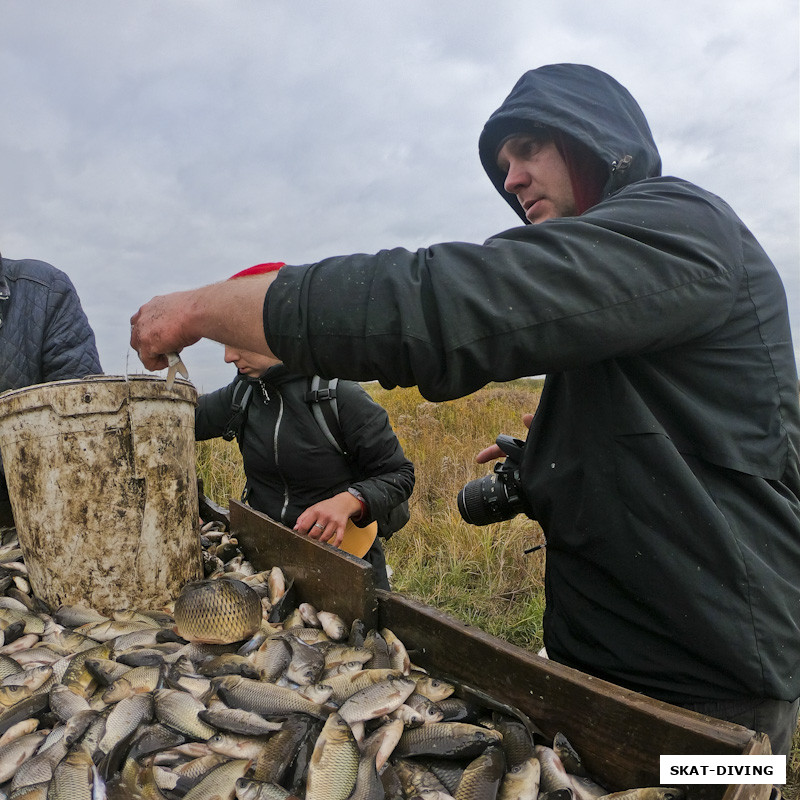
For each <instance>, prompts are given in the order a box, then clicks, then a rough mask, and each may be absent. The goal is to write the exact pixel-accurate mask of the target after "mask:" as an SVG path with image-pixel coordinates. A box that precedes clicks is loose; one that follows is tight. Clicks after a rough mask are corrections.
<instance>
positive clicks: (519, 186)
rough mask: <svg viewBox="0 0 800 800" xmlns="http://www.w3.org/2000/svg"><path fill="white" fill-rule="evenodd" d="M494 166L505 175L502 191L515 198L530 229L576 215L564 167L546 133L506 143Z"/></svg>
mask: <svg viewBox="0 0 800 800" xmlns="http://www.w3.org/2000/svg"><path fill="white" fill-rule="evenodd" d="M497 166H498V167H500V169H501V170H502V171H503V172H505V173H506V179H505V182H504V183H503V187H504V188H505V190H506V191H507V192H508V193H509V194H514V195H516V196H517V200H519V203H520V205H521V206H522V209H523V211H524V212H525V217H526V218H527V220H528V222H530V223H531V224H532V225H536V224H538V223H539V222H544V221H545V220H546V219H557V218H558V217H573V216H575V215H576V214H577V213H578V210H577V207H576V205H575V196H574V195H573V193H572V183H571V181H570V179H569V171H568V169H567V165H566V163H565V161H564V159H563V158H562V157H561V153H559V152H558V148H557V147H556V145H555V142H554V141H553V139H552V138H551V137H550V136H549V135H548V134H547V133H546V132H544V131H543V132H542V134H527V133H522V134H520V135H519V136H512V137H511V138H510V139H507V140H506V141H505V143H504V144H503V146H502V147H501V148H500V152H499V153H498V154H497Z"/></svg>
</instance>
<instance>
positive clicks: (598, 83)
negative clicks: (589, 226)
mask: <svg viewBox="0 0 800 800" xmlns="http://www.w3.org/2000/svg"><path fill="white" fill-rule="evenodd" d="M542 127H544V128H547V129H549V130H550V131H552V132H553V138H554V141H555V142H556V145H557V146H558V147H559V151H560V152H561V153H562V156H564V160H565V161H566V163H567V167H568V169H569V170H570V177H571V180H572V183H573V187H575V188H576V189H577V191H576V192H575V194H576V198H578V195H586V196H592V197H593V201H592V202H597V201H599V200H600V199H602V198H603V197H605V196H606V195H608V194H610V193H611V192H613V191H615V190H617V189H619V188H621V187H622V186H625V185H627V184H629V183H633V182H635V181H638V180H642V179H643V178H651V177H656V176H658V175H660V174H661V157H660V156H659V154H658V148H657V147H656V145H655V142H654V141H653V135H652V134H651V132H650V126H649V125H648V124H647V120H646V119H645V116H644V114H643V113H642V109H641V108H640V107H639V104H638V103H637V102H636V100H634V99H633V97H632V95H631V94H630V92H629V91H628V90H627V89H626V88H625V87H624V86H622V85H621V84H620V83H618V82H617V81H616V80H614V78H612V77H611V76H610V75H607V74H606V73H605V72H601V71H600V70H598V69H595V68H594V67H589V66H586V65H584V64H549V65H547V66H544V67H539V68H538V69H533V70H530V71H529V72H526V73H525V74H524V75H523V76H522V77H521V78H520V79H519V80H518V81H517V84H516V85H515V86H514V88H513V89H512V90H511V94H509V95H508V97H507V98H506V99H505V100H504V101H503V103H502V105H501V106H500V108H498V109H497V111H495V112H494V113H493V114H492V115H491V116H490V117H489V119H488V121H487V122H486V125H484V127H483V132H482V133H481V136H480V140H479V144H478V147H479V152H480V157H481V163H482V164H483V168H484V169H485V170H486V174H487V175H488V176H489V179H490V180H491V181H492V183H493V184H494V185H495V188H496V189H497V191H498V192H500V194H501V195H502V196H503V197H504V198H505V199H506V202H508V204H509V205H510V206H511V207H512V208H513V209H514V211H516V213H517V214H518V215H519V216H520V218H521V219H522V220H523V221H524V222H525V223H527V222H528V220H527V219H526V218H525V212H524V211H523V209H522V207H521V206H520V205H519V203H518V201H517V198H516V197H515V196H514V195H513V194H510V193H508V192H507V191H506V190H505V189H504V188H503V183H504V181H505V177H506V176H505V174H504V172H503V171H502V170H501V169H500V168H499V167H498V166H497V154H498V151H499V150H500V148H501V147H502V145H503V143H504V142H505V141H506V139H508V138H509V137H510V136H514V135H518V134H524V133H530V132H534V131H537V130H541V128H542ZM591 204H592V203H591V202H590V203H589V205H591ZM584 205H585V204H584ZM583 210H585V209H584V208H580V211H583Z"/></svg>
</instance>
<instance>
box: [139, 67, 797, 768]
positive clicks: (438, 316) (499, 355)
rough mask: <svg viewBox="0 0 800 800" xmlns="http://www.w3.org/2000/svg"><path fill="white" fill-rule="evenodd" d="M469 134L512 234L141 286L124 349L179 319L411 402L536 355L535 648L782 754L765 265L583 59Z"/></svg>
mask: <svg viewBox="0 0 800 800" xmlns="http://www.w3.org/2000/svg"><path fill="white" fill-rule="evenodd" d="M479 149H480V156H481V161H482V163H483V165H484V168H485V169H486V172H487V174H488V175H489V177H490V179H491V180H492V182H493V183H494V185H495V187H496V188H497V190H498V191H499V192H500V193H501V195H502V196H503V197H504V198H505V199H506V200H507V201H508V202H509V203H510V205H511V206H512V208H513V209H514V210H515V211H516V213H517V214H518V215H519V216H520V218H521V219H522V221H523V223H525V224H523V225H522V226H521V227H514V228H511V229H510V230H507V231H504V232H502V233H499V234H497V235H496V236H493V237H491V238H490V239H489V240H488V241H486V242H485V243H484V244H482V245H478V244H467V243H461V242H457V243H445V244H439V245H434V246H431V247H428V248H425V249H421V250H419V251H417V252H409V251H406V250H403V249H399V248H398V249H393V250H386V251H382V252H379V253H377V254H375V255H353V256H347V257H336V258H329V259H326V260H323V261H320V262H318V263H315V264H310V265H305V266H298V267H284V268H283V269H282V270H281V271H280V273H274V274H272V275H271V276H269V277H267V278H251V279H248V281H249V283H247V282H245V281H242V282H238V285H237V286H235V287H232V286H230V285H229V286H228V287H225V285H224V284H216V285H214V286H210V287H203V288H201V289H196V290H192V291H190V292H181V293H175V294H173V295H168V296H164V297H160V298H155V299H154V300H152V301H151V302H150V303H149V304H147V305H145V306H144V307H143V308H142V309H140V310H139V312H137V313H136V314H135V315H134V317H133V318H132V323H133V330H132V336H131V343H132V345H133V346H134V347H135V348H136V349H137V350H138V351H139V353H140V357H141V358H142V361H143V363H144V364H145V366H147V367H149V368H151V369H159V368H163V367H164V366H166V359H165V358H164V356H163V354H164V353H166V352H169V351H170V350H179V349H180V348H182V347H184V346H187V345H189V344H192V343H193V342H194V341H197V339H199V338H201V337H203V336H205V337H208V338H211V339H215V340H217V341H221V342H224V343H226V344H232V345H238V346H242V347H249V348H250V349H252V350H261V351H263V352H268V353H273V354H276V355H277V356H278V357H279V358H281V359H282V360H283V361H284V362H285V363H286V364H287V365H289V366H290V367H291V368H292V369H293V370H294V371H297V372H300V373H306V374H313V373H319V374H322V375H338V376H342V377H347V378H350V379H354V380H366V379H378V380H380V381H381V383H382V384H383V385H384V386H387V387H391V386H395V385H400V386H409V385H414V384H416V385H417V386H419V388H420V391H421V392H422V394H423V395H424V396H425V397H427V398H428V399H431V400H447V399H451V398H455V397H459V396H462V395H465V394H468V393H470V392H472V391H475V390H476V389H478V388H480V387H482V386H484V385H485V384H486V383H488V382H490V381H506V380H511V379H513V378H517V377H521V376H525V375H534V374H540V373H546V375H547V378H546V381H545V387H544V391H543V394H542V398H541V402H540V404H539V407H538V409H537V411H536V414H535V417H534V419H533V422H532V424H531V426H530V432H529V435H528V439H527V442H526V446H525V451H524V456H523V460H522V468H521V480H522V483H523V487H524V493H525V501H526V504H527V509H528V514H529V516H531V517H532V518H534V519H536V520H538V521H539V522H540V524H541V526H542V528H543V530H544V532H545V535H546V540H547V565H546V578H545V581H546V587H545V589H546V600H547V605H546V611H545V616H544V640H545V645H546V648H547V651H548V653H549V656H550V657H551V658H552V659H554V660H557V661H559V662H562V663H565V664H568V665H570V666H572V667H576V668H578V669H580V670H583V671H585V672H588V673H591V674H593V675H596V676H599V677H601V678H604V679H607V680H610V681H613V682H614V683H617V684H619V685H622V686H625V687H628V688H630V689H634V690H637V691H640V692H643V693H645V694H648V695H650V696H652V697H656V698H659V699H662V700H665V701H668V702H672V703H675V704H679V705H683V706H686V707H688V708H693V709H695V710H699V711H702V712H703V713H707V714H711V715H714V716H717V717H720V718H723V719H729V720H731V721H734V722H738V723H740V724H744V725H746V726H747V727H750V728H753V729H757V730H762V731H765V732H767V733H768V734H769V735H770V739H771V742H772V747H773V752H775V753H786V752H788V750H789V747H790V743H791V737H792V733H793V731H794V727H795V725H796V719H797V698H798V696H800V499H798V498H800V471H799V470H798V449H800V409H799V408H798V384H797V369H796V365H795V361H794V353H793V347H792V341H791V332H790V327H789V320H788V310H787V304H786V298H785V293H784V290H783V286H782V284H781V281H780V278H779V276H778V273H777V271H776V270H775V267H774V265H773V264H772V263H771V261H770V260H769V258H768V256H767V255H766V253H765V252H764V251H763V249H762V248H761V246H760V245H759V244H758V242H757V241H756V239H755V238H754V237H753V235H752V234H751V233H750V231H749V230H748V229H747V228H746V227H745V225H744V224H743V223H742V221H741V220H740V219H739V218H738V217H737V216H736V214H735V213H734V212H733V210H732V209H731V208H730V207H729V206H728V205H727V204H726V203H725V202H724V201H723V200H721V199H720V198H719V197H716V196H714V195H712V194H711V193H709V192H707V191H705V190H703V189H701V188H700V187H698V186H695V185H693V184H691V183H689V182H688V181H685V180H681V179H678V178H673V177H662V176H661V162H660V157H659V154H658V150H657V148H656V145H655V143H654V142H653V139H652V136H651V133H650V129H649V127H648V124H647V121H646V119H645V117H644V115H643V113H642V111H641V109H640V108H639V106H638V104H637V103H636V101H635V100H634V99H633V98H632V97H631V95H630V94H629V93H628V91H627V90H626V89H625V88H624V87H622V86H621V85H620V84H619V83H618V82H617V81H615V80H614V79H613V78H611V77H610V76H608V75H606V74H605V73H603V72H601V71H599V70H596V69H594V68H592V67H588V66H584V65H576V64H555V65H549V66H545V67H541V68H539V69H535V70H532V71H530V72H527V73H526V74H525V75H523V76H522V78H521V79H520V80H519V82H518V83H517V85H516V86H515V87H514V89H513V90H512V92H511V94H510V95H509V96H508V97H507V98H506V100H505V101H504V102H503V103H502V104H501V106H500V108H499V109H498V110H497V111H496V112H495V113H494V114H492V115H491V117H490V118H489V120H488V121H487V123H486V125H485V127H484V130H483V132H482V134H481V137H480V147H479ZM528 223H530V224H528ZM234 283H237V282H234ZM223 289H224V291H223ZM234 309H236V314H234V313H233V311H234ZM234 320H235V321H234Z"/></svg>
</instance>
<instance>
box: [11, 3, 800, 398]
mask: <svg viewBox="0 0 800 800" xmlns="http://www.w3.org/2000/svg"><path fill="white" fill-rule="evenodd" d="M560 61H576V62H581V63H588V64H592V65H594V66H596V67H599V68H600V69H603V70H605V71H607V72H609V73H611V74H612V75H613V76H614V77H616V78H617V79H618V80H619V81H621V82H622V83H623V84H624V85H626V86H627V87H628V88H629V89H630V90H631V92H632V93H633V95H634V96H635V97H636V98H637V99H638V100H639V102H640V104H641V105H642V107H643V109H644V112H645V114H646V115H647V117H648V119H649V121H650V125H651V127H652V129H653V133H654V136H655V139H656V142H657V143H658V145H659V147H660V150H661V154H662V159H663V162H664V173H665V174H671V175H677V176H680V177H683V178H687V179H689V180H692V181H695V182H696V183H698V184H700V185H701V186H704V187H705V188H707V189H710V190H711V191H713V192H715V193H717V194H719V195H721V196H722V197H723V198H725V199H726V200H727V201H728V202H729V203H730V204H731V205H732V206H733V208H734V210H736V211H737V213H738V214H739V215H740V216H741V217H742V218H743V220H744V221H745V223H746V224H747V225H749V226H750V228H751V229H752V230H753V231H754V233H755V234H756V236H757V237H758V238H759V240H760V241H761V243H762V244H763V246H764V247H765V249H766V250H767V252H768V253H769V254H770V255H771V257H772V259H773V260H774V261H775V263H776V265H777V267H778V269H779V271H780V272H781V275H782V277H783V280H784V284H785V286H786V290H787V294H788V295H789V303H790V308H791V314H792V325H793V330H794V338H795V344H796V351H797V345H798V344H800V267H799V266H798V264H800V260H799V259H800V243H799V242H798V226H799V224H800V203H799V201H798V193H799V191H800V174H799V171H798V150H799V147H800V146H799V142H798V128H800V111H799V110H798V100H799V94H800V90H799V88H798V3H797V2H796V0H759V1H758V2H752V3H720V2H718V0H714V1H713V2H707V1H706V0H668V1H666V2H658V0H653V1H652V2H648V3H642V2H640V0H604V1H603V2H597V0H486V2H476V0H428V1H427V2H423V0H403V2H401V3H385V2H366V1H360V0H341V1H340V2H336V0H325V1H324V2H323V1H322V0H303V2H295V1H294V0H280V1H279V0H70V2H63V0H0V98H2V118H1V119H0V187H2V191H0V208H1V209H2V210H1V211H0V251H2V253H3V255H4V256H6V257H9V258H38V259H42V260H45V261H49V262H51V263H52V264H54V265H56V266H58V267H59V268H61V269H63V270H65V271H66V272H67V273H68V274H69V275H70V277H71V278H72V279H73V281H74V283H75V285H76V287H77V288H78V291H79V294H80V296H81V300H82V303H83V306H84V308H85V310H86V312H87V314H88V316H89V320H90V322H91V324H92V326H93V327H94V330H95V333H96V336H97V342H98V347H99V350H100V357H101V361H102V364H103V368H104V370H105V371H106V372H107V373H109V374H118V375H122V374H124V373H125V372H141V371H142V370H143V368H142V367H141V365H140V363H139V361H138V359H137V357H136V355H135V353H133V352H132V351H131V350H130V348H129V347H128V336H129V323H128V320H129V318H130V316H131V314H132V313H133V312H134V311H135V310H136V309H137V308H138V307H139V306H140V305H141V304H142V303H144V302H145V301H146V300H148V299H150V298H151V297H152V296H153V295H155V294H163V293H165V292H169V291H173V290H177V289H185V288H191V287H194V286H198V285H202V284H207V283H212V282H214V281H217V280H221V279H224V278H226V277H228V276H229V275H230V274H232V273H234V272H236V271H238V270H239V269H242V268H243V267H247V266H250V265H252V264H255V263H258V262H261V261H271V260H281V261H287V262H289V263H308V262H311V261H314V260H317V259H319V258H322V257H325V256H330V255H339V254H344V253H352V252H375V251H377V250H379V249H382V248H385V247H394V246H404V247H408V248H417V247H422V246H425V245H428V244H434V243H436V242H440V241H448V240H466V241H483V240H484V239H485V238H487V237H488V236H490V235H491V234H493V233H496V232H498V231H501V230H504V229H506V228H509V227H512V226H513V225H515V224H517V223H518V219H517V217H516V215H515V214H514V213H513V212H512V211H511V209H510V208H509V207H508V206H507V205H506V203H505V202H503V201H502V200H501V199H500V198H499V196H498V195H497V194H496V192H495V190H494V189H493V187H492V186H491V184H490V182H489V180H488V179H487V178H486V176H485V175H484V173H483V171H482V169H481V167H480V164H479V161H478V155H477V139H478V134H479V133H480V130H481V128H482V126H483V123H484V122H485V120H486V118H487V117H488V115H489V114H490V113H491V112H492V111H493V110H494V109H495V108H496V107H497V106H498V105H499V104H500V102H501V101H502V100H503V98H504V97H505V96H506V95H507V94H508V92H509V91H510V89H511V87H512V85H513V84H514V83H515V81H516V80H517V78H518V77H519V76H520V75H521V74H522V73H523V72H524V71H525V70H527V69H531V68H534V67H537V66H540V65H542V64H547V63H552V62H560ZM184 361H185V362H186V365H187V367H188V369H189V373H190V377H191V379H192V380H193V381H194V382H195V384H196V385H197V387H198V389H200V390H201V391H209V390H212V389H215V388H217V387H218V386H221V385H223V384H225V383H227V382H228V381H229V380H230V379H232V377H233V374H234V370H233V368H232V367H231V366H228V365H225V364H224V363H223V361H222V347H221V346H220V345H217V344H214V343H209V342H205V343H202V344H199V345H196V346H194V347H192V348H190V349H189V350H187V351H186V352H185V353H184Z"/></svg>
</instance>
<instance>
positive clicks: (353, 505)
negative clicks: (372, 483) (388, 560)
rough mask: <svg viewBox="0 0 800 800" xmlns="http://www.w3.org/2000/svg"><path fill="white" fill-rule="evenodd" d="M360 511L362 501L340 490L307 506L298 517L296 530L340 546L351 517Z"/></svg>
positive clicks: (334, 545)
mask: <svg viewBox="0 0 800 800" xmlns="http://www.w3.org/2000/svg"><path fill="white" fill-rule="evenodd" d="M360 512H361V503H359V502H358V500H357V499H356V498H355V497H353V495H352V494H350V492H340V493H339V494H337V495H334V496H333V497H330V498H328V499H327V500H323V501H322V502H321V503H315V504H314V505H313V506H310V507H309V508H307V509H306V510H305V511H304V512H303V513H302V514H301V515H300V516H299V517H298V518H297V523H296V524H295V526H294V530H295V531H296V532H297V533H304V534H306V535H307V536H310V537H311V538H312V539H319V541H321V542H327V543H328V544H330V545H333V547H338V546H339V545H340V544H341V543H342V539H343V538H344V529H345V528H346V527H347V523H348V522H349V520H350V517H351V516H354V515H357V514H359V513H360Z"/></svg>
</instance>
